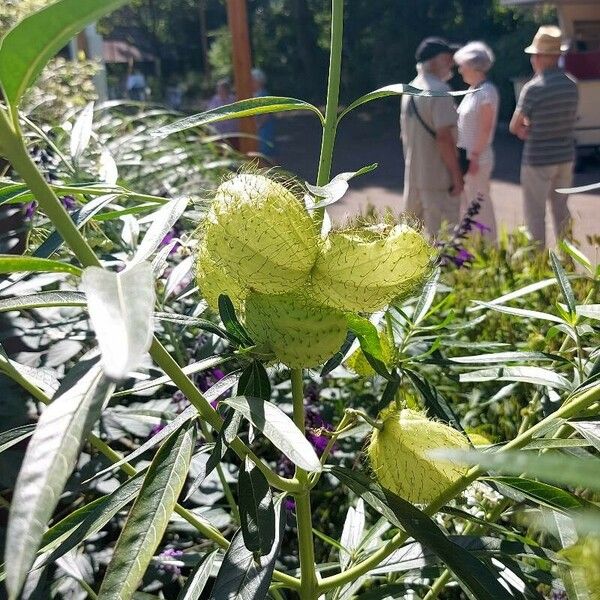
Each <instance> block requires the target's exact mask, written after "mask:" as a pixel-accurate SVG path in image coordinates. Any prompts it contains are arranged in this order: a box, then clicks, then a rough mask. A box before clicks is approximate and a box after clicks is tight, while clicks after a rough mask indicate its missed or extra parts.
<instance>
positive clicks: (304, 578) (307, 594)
mask: <svg viewBox="0 0 600 600" xmlns="http://www.w3.org/2000/svg"><path fill="white" fill-rule="evenodd" d="M290 377H291V380H292V401H293V405H294V423H295V424H296V427H298V429H300V431H302V433H304V430H305V423H304V387H303V383H302V369H291V372H290ZM296 478H297V479H298V481H300V482H301V483H308V473H307V472H306V471H304V470H303V469H300V468H299V467H297V468H296ZM294 499H295V500H296V520H297V524H298V553H299V558H300V599H301V600H314V599H315V598H316V597H317V588H318V585H319V582H318V580H317V572H316V570H315V548H314V544H313V534H312V514H311V510H310V489H309V488H308V486H307V488H306V489H304V490H302V491H301V492H300V493H297V494H294Z"/></svg>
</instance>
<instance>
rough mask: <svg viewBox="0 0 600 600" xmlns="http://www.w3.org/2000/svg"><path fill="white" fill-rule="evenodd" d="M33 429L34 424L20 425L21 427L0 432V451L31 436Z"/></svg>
mask: <svg viewBox="0 0 600 600" xmlns="http://www.w3.org/2000/svg"><path fill="white" fill-rule="evenodd" d="M34 429H35V425H22V426H21V427H15V428H14V429H9V430H8V431H2V432H0V452H4V451H5V450H8V449H9V448H11V447H12V446H14V445H15V444H18V443H19V442H22V441H23V440H26V439H27V438H28V437H31V435H32V434H33V430H34Z"/></svg>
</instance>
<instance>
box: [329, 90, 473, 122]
mask: <svg viewBox="0 0 600 600" xmlns="http://www.w3.org/2000/svg"><path fill="white" fill-rule="evenodd" d="M465 93H466V92H444V91H437V90H421V89H419V88H416V87H414V86H413V85H409V84H407V83H395V84H392V85H386V86H385V87H382V88H379V89H377V90H374V91H372V92H369V93H368V94H365V95H364V96H361V97H360V98H357V99H356V100H355V101H354V102H352V104H350V106H348V107H347V108H346V109H345V110H343V111H342V112H341V113H340V116H339V117H338V123H339V122H340V121H341V120H342V119H343V118H344V117H345V116H346V115H347V114H348V113H349V112H350V111H352V110H354V109H355V108H357V107H359V106H361V105H362V104H366V103H367V102H371V101H373V100H378V99H379V98H386V97H387V96H402V95H404V94H406V95H409V96H426V97H440V96H462V95H464V94H465Z"/></svg>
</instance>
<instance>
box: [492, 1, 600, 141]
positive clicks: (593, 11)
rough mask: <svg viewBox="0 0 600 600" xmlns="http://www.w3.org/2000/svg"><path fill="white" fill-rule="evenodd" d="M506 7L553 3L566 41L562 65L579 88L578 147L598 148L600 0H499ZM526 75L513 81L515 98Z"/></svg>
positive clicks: (599, 129) (599, 121)
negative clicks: (566, 45)
mask: <svg viewBox="0 0 600 600" xmlns="http://www.w3.org/2000/svg"><path fill="white" fill-rule="evenodd" d="M501 3H502V4H504V5H507V6H517V5H518V6H535V5H540V4H551V5H554V6H556V9H557V11H558V19H559V25H560V28H561V29H562V31H563V35H564V37H565V38H566V40H567V41H568V42H569V50H568V51H567V53H566V54H565V55H564V67H565V69H566V70H567V71H568V72H569V73H571V74H572V75H573V76H574V77H575V78H576V79H577V83H578V88H579V116H578V119H577V125H576V128H575V140H576V144H577V148H578V149H579V148H581V149H584V148H588V149H589V148H594V149H596V150H597V149H600V0H546V1H544V0H501ZM528 79H529V77H516V78H515V79H514V80H513V82H514V86H515V95H516V97H518V95H519V92H520V91H521V88H522V87H523V85H524V84H525V83H526V82H527V80H528Z"/></svg>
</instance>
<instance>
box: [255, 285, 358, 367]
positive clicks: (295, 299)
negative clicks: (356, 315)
mask: <svg viewBox="0 0 600 600" xmlns="http://www.w3.org/2000/svg"><path fill="white" fill-rule="evenodd" d="M245 323H246V328H247V330H248V333H249V334H250V336H251V337H252V339H253V340H254V341H255V342H256V344H257V345H258V347H259V348H260V349H262V350H264V351H267V352H270V353H273V354H274V355H275V356H276V357H277V359H278V360H279V361H281V362H282V363H284V364H286V365H287V366H288V367H291V368H296V369H298V368H310V367H316V366H318V365H321V364H323V363H324V362H325V361H326V360H327V359H329V358H330V357H331V356H332V355H333V354H335V352H337V351H338V350H339V349H340V347H341V346H342V344H343V343H344V340H345V338H346V329H347V326H346V318H345V316H344V314H343V313H342V312H340V311H337V310H333V309H330V308H323V307H317V306H314V305H312V304H311V303H310V302H307V301H306V300H304V299H303V298H301V297H299V296H297V295H295V294H281V295H277V296H271V295H267V294H259V293H256V292H250V293H249V294H248V297H247V298H246V303H245Z"/></svg>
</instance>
